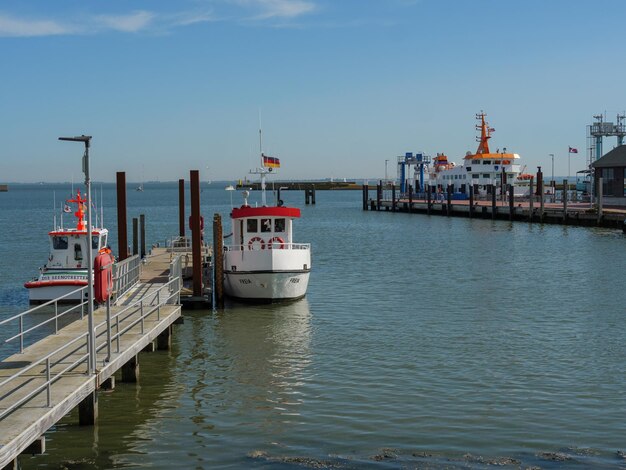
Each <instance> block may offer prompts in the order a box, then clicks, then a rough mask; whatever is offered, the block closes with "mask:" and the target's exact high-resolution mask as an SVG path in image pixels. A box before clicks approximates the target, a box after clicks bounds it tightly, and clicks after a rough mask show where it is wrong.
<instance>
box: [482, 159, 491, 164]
mask: <svg viewBox="0 0 626 470" xmlns="http://www.w3.org/2000/svg"><path fill="white" fill-rule="evenodd" d="M483 165H491V160H485V161H484V162H483Z"/></svg>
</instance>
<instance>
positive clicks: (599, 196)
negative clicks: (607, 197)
mask: <svg viewBox="0 0 626 470" xmlns="http://www.w3.org/2000/svg"><path fill="white" fill-rule="evenodd" d="M602 179H603V178H602V177H600V178H598V190H597V191H596V192H597V193H598V224H600V222H602V197H603V192H602Z"/></svg>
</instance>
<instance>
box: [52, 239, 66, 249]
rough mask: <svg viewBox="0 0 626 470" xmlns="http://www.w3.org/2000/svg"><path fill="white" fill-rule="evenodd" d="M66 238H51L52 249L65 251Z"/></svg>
mask: <svg viewBox="0 0 626 470" xmlns="http://www.w3.org/2000/svg"><path fill="white" fill-rule="evenodd" d="M67 245H68V244H67V237H52V248H54V249H55V250H67Z"/></svg>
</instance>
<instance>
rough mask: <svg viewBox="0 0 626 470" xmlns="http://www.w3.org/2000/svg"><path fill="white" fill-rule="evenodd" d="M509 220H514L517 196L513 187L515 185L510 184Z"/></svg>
mask: <svg viewBox="0 0 626 470" xmlns="http://www.w3.org/2000/svg"><path fill="white" fill-rule="evenodd" d="M508 186H509V188H508V189H509V220H513V218H514V217H515V198H514V197H513V196H514V194H515V193H514V191H515V190H514V189H513V185H512V184H509V185H508Z"/></svg>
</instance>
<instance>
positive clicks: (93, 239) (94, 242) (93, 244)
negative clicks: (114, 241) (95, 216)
mask: <svg viewBox="0 0 626 470" xmlns="http://www.w3.org/2000/svg"><path fill="white" fill-rule="evenodd" d="M99 239H100V237H99V236H98V235H94V236H92V237H91V248H92V249H94V250H97V249H98V240H99Z"/></svg>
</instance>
